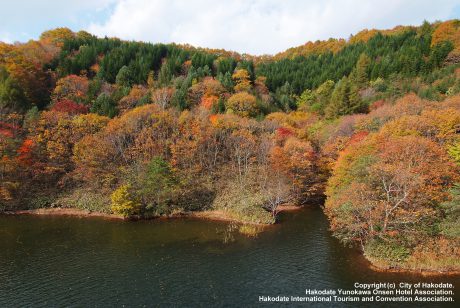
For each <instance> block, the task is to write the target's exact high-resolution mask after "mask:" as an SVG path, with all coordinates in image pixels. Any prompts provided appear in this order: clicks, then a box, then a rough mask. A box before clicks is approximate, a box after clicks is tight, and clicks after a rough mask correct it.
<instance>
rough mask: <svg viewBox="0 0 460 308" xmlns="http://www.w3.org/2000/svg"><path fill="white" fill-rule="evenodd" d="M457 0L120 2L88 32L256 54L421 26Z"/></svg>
mask: <svg viewBox="0 0 460 308" xmlns="http://www.w3.org/2000/svg"><path fill="white" fill-rule="evenodd" d="M456 4H457V1H454V0H438V1H436V2H433V1H432V0H419V1H415V0H414V1H411V0H409V1H400V0H386V1H381V0H377V1H373V0H371V1H362V0H336V1H332V0H323V1H321V0H310V1H301V0H299V1H292V0H285V1H279V0H264V1H263V0H247V1H244V0H235V1H220V0H195V1H181V0H120V1H118V2H117V4H116V5H115V7H114V9H113V12H112V14H111V15H110V17H109V18H108V19H107V20H106V21H103V22H93V23H91V24H90V25H89V26H88V28H87V29H88V30H89V31H90V32H92V33H95V34H97V35H100V36H104V35H107V36H117V37H120V38H122V39H128V40H131V39H132V40H143V41H150V42H164V43H169V42H176V43H189V44H192V45H195V46H202V47H211V48H225V49H230V50H236V51H239V52H247V53H251V54H264V53H270V54H272V53H276V52H279V51H282V50H285V49H287V48H289V47H293V46H298V45H301V44H303V43H305V42H306V41H308V40H317V39H327V38H329V37H344V38H347V37H348V36H349V35H350V34H352V33H356V32H358V31H360V30H361V29H363V28H380V29H382V28H391V27H394V26H396V25H399V24H404V25H406V24H415V25H418V24H421V22H422V21H423V20H424V19H427V20H429V21H434V20H437V19H446V18H449V16H451V14H452V11H453V9H454V7H455V5H456Z"/></svg>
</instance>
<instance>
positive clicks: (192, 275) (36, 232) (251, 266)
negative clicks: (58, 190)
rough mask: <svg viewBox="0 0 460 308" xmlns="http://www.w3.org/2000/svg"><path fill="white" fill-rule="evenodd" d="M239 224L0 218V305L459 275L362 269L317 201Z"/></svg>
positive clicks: (232, 293)
mask: <svg viewBox="0 0 460 308" xmlns="http://www.w3.org/2000/svg"><path fill="white" fill-rule="evenodd" d="M238 227H239V226H238V225H236V224H231V223H224V222H211V221H203V220H198V219H175V220H169V221H164V220H156V221H155V220H152V221H138V222H121V221H108V220H102V219H97V218H89V219H88V218H86V219H84V218H72V217H30V216H29V217H28V216H22V217H6V216H0V307H19V306H21V307H22V306H73V305H76V304H78V306H85V307H86V306H113V305H117V306H119V305H127V306H143V305H145V306H160V305H166V306H177V305H180V306H207V305H208V306H209V305H212V306H247V305H255V304H257V303H258V302H257V301H258V297H259V296H260V295H269V296H276V295H287V296H290V295H299V296H302V295H304V293H305V289H306V288H311V289H314V288H316V289H322V288H332V289H336V288H345V289H347V288H348V289H351V288H352V287H353V283H354V282H363V283H364V282H375V281H384V282H390V281H393V282H398V281H407V282H418V281H433V282H452V283H455V284H456V286H458V285H460V284H459V282H460V281H459V277H426V278H424V277H420V276H417V275H408V274H398V273H378V272H374V271H372V270H370V269H368V268H367V267H365V266H363V259H362V257H361V256H360V255H359V254H358V253H357V252H356V251H354V250H352V249H349V248H344V247H343V246H342V245H341V244H340V243H338V242H337V240H335V239H334V238H333V237H331V235H330V233H329V231H328V225H327V221H326V219H325V217H324V215H323V214H322V212H321V210H320V209H318V208H310V209H304V210H301V211H297V212H291V213H285V214H283V215H282V216H281V223H280V224H278V225H275V226H273V227H269V228H267V229H266V230H265V231H264V232H263V233H261V234H259V235H258V236H257V237H248V236H244V235H242V234H240V232H239V231H238ZM457 293H458V292H457ZM458 295H459V294H457V300H460V298H459V297H458ZM343 305H345V304H343ZM325 306H330V304H329V305H325ZM372 306H376V305H375V304H372ZM388 306H389V305H388V304H387V305H385V307H388ZM418 306H420V305H418ZM445 306H446V305H445ZM315 307H321V304H315ZM350 307H352V305H350ZM429 307H436V305H433V304H431V305H430V306H429Z"/></svg>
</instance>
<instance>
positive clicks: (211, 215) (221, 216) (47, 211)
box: [0, 205, 303, 226]
mask: <svg viewBox="0 0 460 308" xmlns="http://www.w3.org/2000/svg"><path fill="white" fill-rule="evenodd" d="M302 208H303V207H301V206H296V205H282V206H279V210H278V213H281V212H290V211H296V210H300V209H302ZM0 215H6V216H7V215H31V216H73V217H98V218H104V219H114V220H126V221H130V220H150V219H161V220H166V219H177V218H199V219H204V220H211V221H228V222H236V223H241V224H250V225H258V226H269V225H266V224H260V223H251V222H244V221H241V220H238V219H236V218H234V217H232V216H231V214H230V213H227V212H225V211H222V210H207V211H199V212H186V213H180V214H172V215H169V216H158V217H152V218H136V217H134V218H125V217H123V216H122V215H117V214H108V213H103V212H92V211H89V210H82V209H77V208H62V207H56V208H40V209H31V210H15V211H5V212H3V213H0Z"/></svg>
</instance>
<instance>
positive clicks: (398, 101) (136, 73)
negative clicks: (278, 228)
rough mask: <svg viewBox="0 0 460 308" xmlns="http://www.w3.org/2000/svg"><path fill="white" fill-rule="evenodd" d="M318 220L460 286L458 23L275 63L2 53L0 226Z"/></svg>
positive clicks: (33, 46)
mask: <svg viewBox="0 0 460 308" xmlns="http://www.w3.org/2000/svg"><path fill="white" fill-rule="evenodd" d="M312 204H321V205H322V207H323V210H324V213H325V214H326V216H327V218H328V220H329V222H330V230H331V232H332V234H333V235H334V236H335V237H337V238H338V239H339V240H340V241H341V242H343V244H344V245H352V246H353V247H356V248H357V249H360V250H361V251H362V252H363V253H364V255H365V256H366V258H367V259H368V260H369V261H371V263H372V264H373V265H375V266H377V267H380V268H398V269H408V270H423V271H443V272H447V271H460V258H459V255H460V21H459V20H449V21H444V22H435V23H428V22H424V23H423V24H422V25H420V26H398V27H396V28H394V29H390V30H375V29H370V30H363V31H361V32H359V33H357V34H355V35H352V36H351V37H350V38H348V39H347V40H344V39H329V40H327V41H316V42H308V43H306V44H304V45H302V46H298V47H294V48H290V49H288V50H286V51H284V52H282V53H279V54H276V55H273V56H268V55H267V56H252V55H248V54H239V53H236V52H232V51H226V50H220V49H205V48H199V47H193V46H189V45H179V44H151V43H143V42H134V41H123V40H120V39H117V38H107V37H105V38H98V37H96V36H93V35H92V34H90V33H88V32H85V31H80V32H72V31H71V30H69V29H67V28H57V29H54V30H49V31H46V32H44V33H42V35H41V36H40V38H39V39H38V40H31V41H29V42H26V43H15V44H6V43H2V42H0V212H14V211H18V210H30V209H39V208H75V209H80V210H85V211H91V212H101V213H107V214H115V215H119V216H123V217H125V218H126V219H131V218H132V219H134V218H135V219H141V218H155V217H169V216H175V215H187V214H190V213H196V212H203V211H219V212H220V213H225V215H226V216H227V217H230V218H231V219H232V220H235V221H238V222H240V223H243V224H246V225H248V226H251V225H267V224H274V223H276V222H277V217H278V213H279V209H280V207H282V206H285V205H295V206H312Z"/></svg>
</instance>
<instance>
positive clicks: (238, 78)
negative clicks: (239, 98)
mask: <svg viewBox="0 0 460 308" xmlns="http://www.w3.org/2000/svg"><path fill="white" fill-rule="evenodd" d="M232 79H233V80H234V81H235V91H236V92H242V91H249V90H250V89H251V80H250V77H249V73H248V71H247V70H245V69H239V70H236V71H235V72H234V73H233V75H232Z"/></svg>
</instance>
